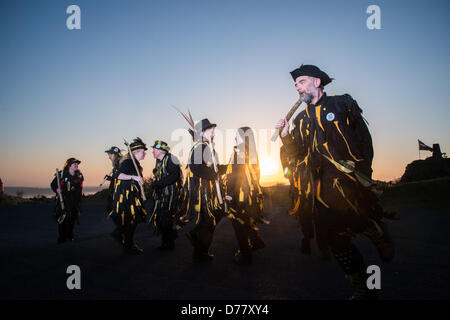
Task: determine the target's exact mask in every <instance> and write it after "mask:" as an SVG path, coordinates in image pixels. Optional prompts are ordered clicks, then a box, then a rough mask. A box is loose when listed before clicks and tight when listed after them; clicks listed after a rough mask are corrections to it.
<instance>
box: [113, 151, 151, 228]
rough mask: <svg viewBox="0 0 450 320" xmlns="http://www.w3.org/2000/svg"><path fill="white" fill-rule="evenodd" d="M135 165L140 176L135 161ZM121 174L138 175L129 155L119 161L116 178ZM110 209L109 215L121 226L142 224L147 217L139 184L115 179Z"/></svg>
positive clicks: (139, 167) (139, 168)
mask: <svg viewBox="0 0 450 320" xmlns="http://www.w3.org/2000/svg"><path fill="white" fill-rule="evenodd" d="M136 164H137V166H138V170H139V171H140V174H141V176H142V167H141V166H140V164H139V161H137V160H136ZM121 173H124V174H127V175H134V176H137V175H138V174H137V172H136V169H135V168H134V165H133V161H132V159H131V158H130V157H129V155H126V156H124V157H123V158H122V159H121V162H120V165H119V170H118V174H117V176H118V175H120V174H121ZM112 207H113V208H112V211H111V212H110V215H113V216H115V217H116V218H118V220H119V221H121V222H122V225H130V224H135V223H140V222H143V221H145V218H146V215H147V212H146V210H145V208H144V202H143V200H142V196H141V193H140V188H139V184H138V183H137V182H136V181H134V180H119V179H116V181H115V187H114V194H113V203H112Z"/></svg>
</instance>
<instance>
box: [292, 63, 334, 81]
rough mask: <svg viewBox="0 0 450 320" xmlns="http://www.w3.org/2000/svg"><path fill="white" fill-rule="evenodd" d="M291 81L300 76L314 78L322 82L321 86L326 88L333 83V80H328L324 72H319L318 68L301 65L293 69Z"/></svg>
mask: <svg viewBox="0 0 450 320" xmlns="http://www.w3.org/2000/svg"><path fill="white" fill-rule="evenodd" d="M291 76H292V79H294V81H295V79H297V78H298V77H300V76H309V77H314V78H319V79H320V81H321V82H322V85H323V86H326V85H327V84H329V83H330V82H331V81H333V80H334V79H333V78H330V77H329V76H328V75H327V74H326V73H325V72H323V71H322V70H320V69H319V68H318V67H316V66H313V65H309V64H302V65H301V66H300V68H297V69H295V70H294V71H292V72H291Z"/></svg>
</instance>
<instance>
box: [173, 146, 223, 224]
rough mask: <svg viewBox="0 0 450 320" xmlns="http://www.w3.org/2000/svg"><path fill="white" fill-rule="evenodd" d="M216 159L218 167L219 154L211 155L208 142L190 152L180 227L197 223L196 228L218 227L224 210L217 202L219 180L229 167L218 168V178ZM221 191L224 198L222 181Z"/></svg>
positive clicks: (179, 216)
mask: <svg viewBox="0 0 450 320" xmlns="http://www.w3.org/2000/svg"><path fill="white" fill-rule="evenodd" d="M213 156H214V158H215V161H216V164H218V159H217V154H216V152H215V151H213V152H211V147H210V146H209V143H208V142H207V141H198V142H196V143H195V145H194V146H193V147H192V149H191V151H190V154H189V164H188V166H187V168H186V169H187V172H186V180H185V183H184V187H183V196H182V200H181V202H182V204H181V207H180V210H179V211H178V214H177V216H178V220H179V223H181V224H184V223H188V222H189V221H191V220H195V223H196V224H198V223H200V222H202V221H204V222H205V223H207V224H211V225H213V226H215V225H216V223H217V221H216V220H218V219H220V217H221V215H222V214H223V207H222V205H221V204H220V203H219V199H218V193H217V187H216V180H218V177H219V175H220V174H223V173H224V172H225V170H226V166H224V165H217V166H218V168H217V169H218V171H219V174H217V173H216V172H215V170H214V165H213V158H212V157H213ZM219 189H220V192H221V195H222V197H224V188H223V183H222V182H221V181H220V179H219ZM223 201H225V200H224V199H223Z"/></svg>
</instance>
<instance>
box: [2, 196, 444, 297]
mask: <svg viewBox="0 0 450 320" xmlns="http://www.w3.org/2000/svg"><path fill="white" fill-rule="evenodd" d="M52 208H53V204H29V205H20V206H16V207H8V208H7V207H2V208H0V218H1V224H0V252H1V257H0V259H1V263H0V271H1V277H0V287H1V288H2V290H0V299H161V300H166V299H176V300H178V299H238V300H240V299H245V300H247V299H275V300H303V299H321V300H322V299H323V300H327V299H339V300H341V299H346V298H347V297H348V296H349V295H350V294H351V290H350V285H349V282H348V280H347V279H345V278H344V277H343V274H342V272H341V271H340V269H339V268H338V266H337V264H336V262H335V261H330V262H323V261H322V260H320V259H319V258H318V255H317V250H316V248H315V247H313V254H312V255H311V256H305V255H302V254H301V253H300V250H299V239H300V237H301V234H300V231H299V229H298V227H297V222H296V221H295V220H294V219H293V218H292V217H290V216H288V215H287V214H286V207H285V206H284V205H283V204H280V203H277V201H272V199H271V197H268V198H267V201H266V210H267V212H268V217H269V219H270V220H271V224H270V225H265V226H263V227H262V229H261V235H262V237H263V239H265V241H266V244H267V248H265V249H264V250H262V251H260V252H257V253H255V255H254V263H253V265H252V266H246V267H242V266H241V267H240V266H236V265H234V264H233V263H232V258H233V255H234V252H235V251H236V249H237V242H236V240H235V237H234V233H233V229H232V227H231V223H230V221H229V220H227V219H224V220H222V221H221V223H220V224H219V226H218V227H217V230H216V234H215V238H214V243H213V245H212V248H211V251H212V252H213V253H214V254H215V255H216V258H215V260H214V261H213V262H212V263H208V264H198V263H194V262H193V261H192V258H191V257H192V248H191V246H190V243H189V242H188V240H187V238H186V236H185V232H186V230H181V231H180V237H179V239H178V240H177V242H176V249H175V251H173V252H170V253H160V252H158V251H157V250H155V248H156V247H157V246H158V245H159V239H158V238H157V237H156V236H154V235H152V231H151V229H150V228H149V227H148V226H147V225H139V227H138V230H137V234H136V242H137V243H138V244H139V245H140V246H141V247H142V248H143V249H144V250H145V252H144V254H143V255H142V256H139V257H135V256H124V255H123V254H122V250H121V248H120V247H119V245H117V244H116V243H115V242H114V241H113V240H112V238H110V236H109V232H110V231H111V230H112V221H110V220H107V219H106V218H105V215H104V212H103V205H94V204H90V205H88V204H86V205H84V206H83V212H82V217H81V225H79V226H76V236H77V240H76V241H75V242H73V243H67V244H62V245H57V244H56V234H57V226H56V224H55V223H54V222H53V221H52V220H51V219H50V215H51V213H52ZM398 216H399V218H400V219H401V220H400V221H394V222H392V223H391V225H390V229H391V233H392V236H393V238H394V240H395V242H396V246H397V256H396V258H395V259H394V261H393V262H391V263H389V264H383V263H382V262H381V261H380V259H379V258H378V256H377V252H376V250H375V248H373V247H372V246H371V244H370V243H369V242H368V241H367V240H366V239H357V240H356V243H357V245H358V247H359V248H360V249H361V251H362V252H363V254H364V256H365V257H366V262H367V263H368V264H377V265H379V266H380V267H381V272H382V279H381V281H382V290H381V291H380V297H381V298H382V299H448V298H449V297H450V295H449V292H450V271H449V270H450V254H449V253H450V249H449V248H450V239H449V237H448V227H449V226H450V212H445V211H443V210H424V209H420V208H414V209H408V210H406V209H403V210H402V209H400V210H399V214H398ZM189 229H190V226H188V227H187V230H189ZM73 264H75V265H78V266H80V268H81V272H82V274H81V286H82V289H81V290H73V291H69V290H68V289H67V288H66V279H67V277H68V275H67V274H66V268H67V266H69V265H73Z"/></svg>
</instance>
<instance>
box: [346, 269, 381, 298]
mask: <svg viewBox="0 0 450 320" xmlns="http://www.w3.org/2000/svg"><path fill="white" fill-rule="evenodd" d="M345 277H346V278H349V279H350V281H351V282H352V286H353V296H351V297H350V298H349V300H377V299H378V293H377V291H376V290H375V289H372V290H370V289H369V288H367V275H366V274H364V273H354V274H351V275H346V276H345Z"/></svg>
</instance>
